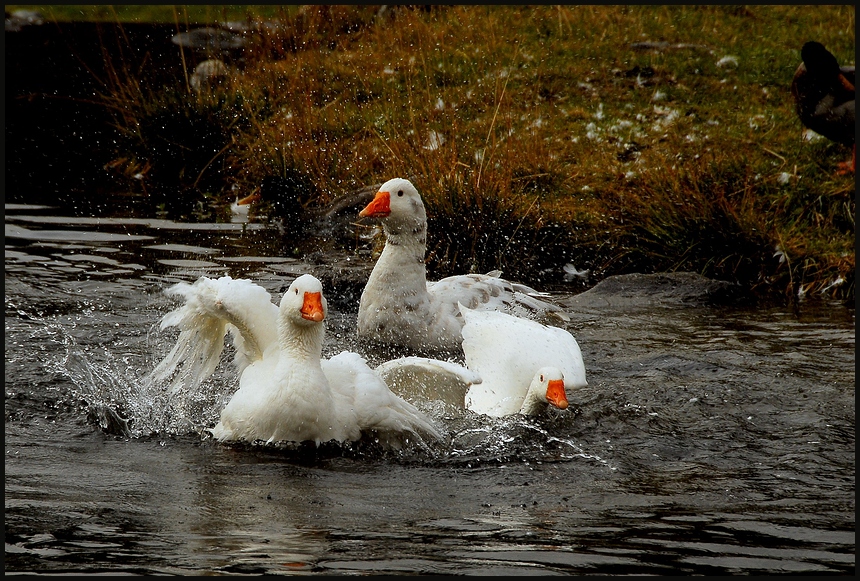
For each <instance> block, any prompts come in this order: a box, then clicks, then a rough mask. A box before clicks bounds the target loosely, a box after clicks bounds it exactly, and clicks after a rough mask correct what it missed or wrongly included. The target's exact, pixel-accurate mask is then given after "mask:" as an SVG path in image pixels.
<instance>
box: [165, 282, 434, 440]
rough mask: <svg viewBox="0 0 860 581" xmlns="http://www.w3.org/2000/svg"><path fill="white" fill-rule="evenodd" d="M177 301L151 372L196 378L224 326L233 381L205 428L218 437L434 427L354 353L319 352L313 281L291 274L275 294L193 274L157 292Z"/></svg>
mask: <svg viewBox="0 0 860 581" xmlns="http://www.w3.org/2000/svg"><path fill="white" fill-rule="evenodd" d="M167 292H168V294H175V295H181V296H183V297H184V298H185V303H184V304H183V305H182V306H181V307H179V308H178V309H176V310H174V311H172V312H171V313H168V314H167V315H166V316H165V317H164V319H163V320H162V323H161V327H162V328H165V327H169V326H176V327H179V329H180V335H179V338H178V339H177V342H176V344H175V346H174V347H173V349H172V350H171V352H170V353H169V354H168V355H167V356H166V357H165V358H164V359H163V360H162V361H161V363H159V365H158V366H157V367H156V368H155V369H154V370H153V372H152V374H151V378H152V379H153V380H156V381H162V380H167V379H170V380H172V382H173V385H174V389H177V388H179V387H181V386H183V385H186V386H188V385H189V384H199V383H200V382H202V381H203V380H204V379H206V378H207V377H208V376H209V375H211V374H212V372H213V371H214V370H215V367H216V366H217V364H218V361H219V359H220V356H221V353H222V350H223V348H224V337H225V335H226V333H227V332H228V331H229V332H230V333H231V334H232V336H233V342H234V345H235V347H236V364H237V366H238V368H239V372H240V374H241V375H240V379H239V389H238V391H236V392H235V394H233V396H232V398H231V399H230V401H229V402H228V403H227V405H226V406H225V408H224V409H223V411H222V412H221V419H220V421H219V422H218V424H217V425H216V426H215V427H214V428H213V429H212V430H211V432H212V434H213V436H214V437H215V438H217V439H218V440H219V441H234V440H244V441H248V442H253V441H255V440H263V441H265V442H279V441H293V442H302V441H313V442H316V444H317V445H319V444H320V443H321V442H327V441H330V440H335V441H337V442H344V441H355V440H358V439H360V438H361V436H362V434H363V433H365V432H368V431H373V432H375V433H376V434H378V435H380V436H381V437H382V438H384V439H389V437H393V438H394V439H396V438H397V437H399V436H402V435H407V436H408V435H414V436H417V437H418V438H420V437H421V435H429V436H431V437H433V438H436V439H439V438H440V437H441V435H440V433H439V431H438V430H437V429H436V427H435V426H434V425H433V424H432V422H431V421H430V420H429V419H428V418H427V417H426V416H424V415H423V414H422V413H421V412H420V411H419V410H418V409H417V408H415V407H414V406H413V405H412V404H410V403H408V402H407V401H405V400H403V399H402V398H400V397H398V396H397V395H395V394H393V393H392V392H391V391H390V390H389V389H388V386H387V385H386V384H385V383H384V381H383V380H382V379H381V378H380V377H379V375H377V374H376V373H375V372H374V370H372V369H371V368H370V367H369V366H368V365H367V363H366V362H365V360H364V359H363V358H362V357H361V356H360V355H358V354H356V353H352V352H348V351H344V352H342V353H340V354H339V355H336V356H335V357H332V358H330V359H328V360H323V359H321V353H322V344H323V335H324V329H325V328H324V324H323V322H324V320H325V318H326V316H327V304H326V299H325V298H324V297H323V296H322V285H321V284H320V281H319V280H317V279H316V278H314V277H313V276H311V275H307V274H306V275H302V276H300V277H298V278H297V279H296V280H295V281H293V283H292V284H291V285H290V287H289V288H288V289H287V291H286V292H285V293H284V296H283V298H282V299H281V302H280V307H278V306H276V305H275V304H273V303H272V300H271V296H270V295H269V293H268V292H267V291H266V290H265V289H264V288H262V287H260V286H258V285H256V284H254V283H253V282H251V281H249V280H245V279H236V280H234V279H232V278H230V277H229V276H224V277H221V278H219V279H210V278H207V277H201V278H200V279H198V280H197V281H196V282H195V283H194V284H188V283H178V284H176V285H174V286H172V287H171V288H169V289H168V290H167Z"/></svg>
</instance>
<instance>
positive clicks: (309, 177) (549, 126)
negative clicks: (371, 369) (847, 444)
mask: <svg viewBox="0 0 860 581" xmlns="http://www.w3.org/2000/svg"><path fill="white" fill-rule="evenodd" d="M10 8H11V7H8V6H7V10H9V9H10ZM55 8H58V7H55ZM102 8H104V7H102ZM168 8H169V7H168ZM198 8H201V7H198ZM203 8H208V9H209V10H210V12H208V13H206V14H207V15H208V16H206V15H204V16H199V15H191V13H190V12H188V11H185V9H184V8H183V9H180V10H178V11H177V12H176V13H175V14H174V13H173V12H172V11H171V13H170V15H168V16H169V18H170V19H174V20H176V21H177V22H192V21H193V22H199V21H200V19H201V18H203V19H204V20H205V19H207V18H210V19H211V20H210V21H212V20H215V21H223V20H228V19H234V18H236V15H235V14H228V13H227V12H226V11H222V12H220V13H219V12H218V11H217V8H220V7H211V6H210V7H203ZM251 8H253V7H244V9H245V15H246V16H247V15H248V10H249V9H251ZM271 9H272V8H271V7H268V8H266V10H267V12H265V13H259V12H258V13H255V14H258V15H259V16H261V17H262V18H266V19H277V20H278V21H279V22H280V26H277V27H262V26H260V27H257V28H256V32H255V33H253V35H251V37H252V38H253V40H252V41H250V45H249V48H247V49H246V51H245V56H244V60H243V61H242V62H236V63H229V64H231V65H233V66H235V72H234V74H233V76H232V77H231V78H230V80H229V81H228V82H227V83H226V84H224V85H222V86H221V87H219V88H218V89H216V90H214V91H211V92H206V91H204V92H202V93H195V92H194V91H192V90H191V89H190V87H189V85H188V84H187V83H188V79H187V78H186V79H178V80H177V83H176V85H175V86H166V87H145V86H141V85H140V83H138V82H137V81H136V76H135V71H118V74H117V75H116V77H115V79H114V81H113V83H112V84H111V86H110V87H107V88H106V90H105V94H104V95H103V97H104V99H105V103H106V104H107V105H108V106H109V107H110V110H111V111H113V112H114V114H115V115H116V120H117V124H118V125H119V126H120V128H121V129H122V130H123V135H124V136H125V139H123V140H120V141H119V142H118V143H119V145H118V147H117V150H116V151H113V152H111V155H112V158H113V161H114V164H115V166H116V167H118V168H119V169H123V168H124V171H125V173H126V174H128V175H131V174H134V173H136V174H141V173H143V174H144V176H145V179H143V180H136V181H135V180H130V182H129V186H130V187H132V186H133V187H141V188H148V189H147V191H148V192H157V190H158V189H159V188H162V189H167V190H169V191H171V192H175V191H177V190H179V191H183V192H185V193H184V195H186V196H204V197H209V198H216V199H224V200H226V199H232V196H234V195H235V192H236V191H239V192H247V191H251V190H252V189H253V188H254V187H256V186H257V185H259V183H260V182H261V180H262V178H263V177H264V176H267V175H276V176H285V175H288V176H294V175H298V176H300V178H301V180H300V181H302V182H304V183H307V184H311V186H312V187H310V188H306V190H304V191H303V192H302V195H301V196H300V198H301V199H300V202H301V203H302V204H303V205H305V206H308V207H311V206H316V205H320V204H325V203H327V202H329V201H330V200H332V199H333V198H334V197H336V196H337V195H339V194H341V193H342V192H344V191H347V190H350V189H352V188H357V187H360V186H363V185H366V184H370V183H375V182H381V181H384V180H386V179H388V178H390V177H394V176H404V177H411V178H412V179H413V181H414V182H415V184H416V185H417V186H418V188H419V190H420V191H421V192H422V194H423V195H424V197H425V200H426V204H427V210H428V215H429V218H430V239H429V241H428V244H429V247H430V251H431V253H430V257H429V260H428V267H429V269H430V274H431V276H433V277H438V276H443V275H446V274H451V273H458V272H464V271H469V270H474V271H478V272H482V271H488V270H491V269H494V268H500V269H501V270H503V271H504V273H505V275H506V276H508V277H510V278H522V279H526V278H528V279H531V280H538V281H540V280H543V281H545V282H547V283H550V282H554V281H557V280H559V279H560V278H561V276H562V274H563V271H562V267H563V266H564V265H565V264H567V263H572V264H574V265H575V266H576V268H577V269H580V270H581V269H588V270H589V271H590V280H591V282H595V281H597V280H600V279H601V278H603V277H605V276H607V275H611V274H620V273H627V272H657V271H672V270H685V271H694V272H699V273H701V274H704V275H706V276H710V277H714V278H719V279H724V280H732V281H738V282H740V283H742V284H744V285H745V286H747V287H749V288H750V289H752V290H753V291H754V292H756V293H757V294H760V295H762V296H772V297H773V296H775V297H779V298H781V299H783V300H786V301H793V300H797V299H798V298H803V297H808V296H813V295H818V296H821V295H823V296H828V297H837V298H841V299H845V300H848V301H852V302H853V300H854V289H855V277H854V273H855V250H854V248H855V240H854V215H855V196H854V192H855V182H854V177H853V176H851V175H849V176H843V175H837V173H836V165H837V163H838V162H840V161H844V160H845V159H847V158H849V157H850V155H851V151H850V150H848V149H847V148H845V147H844V146H840V145H837V144H834V143H831V142H829V141H827V140H825V139H812V140H809V139H805V138H804V132H803V131H802V127H801V125H800V122H799V121H798V119H797V116H796V114H795V112H794V104H793V101H792V98H791V95H790V93H789V84H790V82H791V78H792V75H793V73H794V70H795V68H796V67H797V65H798V63H799V62H800V47H801V46H802V45H803V43H804V42H805V41H807V40H811V39H814V40H818V41H819V42H821V43H823V44H824V45H825V46H826V47H827V48H828V49H829V50H830V51H831V52H833V53H834V54H835V55H836V57H837V59H838V60H839V61H840V63H842V64H852V63H853V60H854V54H855V39H854V7H853V6H836V5H829V6H749V7H737V6H735V7H718V6H537V7H522V6H519V7H498V6H496V7H487V6H452V7H435V8H432V9H408V8H390V9H388V10H386V11H385V12H384V13H383V14H379V7H378V6H327V7H306V8H305V9H302V10H290V11H288V12H287V11H279V12H277V13H274V14H273V13H272V12H271V11H270V10H271ZM189 10H190V7H189ZM225 10H226V9H225ZM118 11H119V7H117V11H116V13H115V14H114V15H113V18H115V19H118V20H122V17H120V16H119V12H118ZM43 14H46V15H48V14H49V12H48V11H47V7H45V10H44V11H43ZM53 17H54V18H58V19H60V18H62V17H61V16H58V15H57V14H54V15H53ZM126 17H127V16H126ZM149 18H152V19H156V17H154V16H150V17H149ZM162 21H164V20H162ZM167 21H168V22H169V21H170V20H167ZM249 22H250V23H252V24H253V23H254V22H255V21H254V20H251V21H249ZM187 58H188V59H189V68H191V64H192V55H190V54H189V55H187ZM168 144H169V146H168ZM154 195H155V194H154Z"/></svg>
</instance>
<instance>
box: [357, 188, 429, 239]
mask: <svg viewBox="0 0 860 581" xmlns="http://www.w3.org/2000/svg"><path fill="white" fill-rule="evenodd" d="M358 215H359V216H361V217H362V218H365V217H370V218H380V219H381V220H382V225H383V228H385V230H386V231H387V232H388V231H402V230H403V229H405V228H412V229H421V228H424V227H426V224H427V214H426V212H425V211H424V202H423V201H421V194H419V193H418V190H417V189H416V188H415V186H414V185H412V182H410V181H409V180H407V179H403V178H394V179H391V180H388V181H387V182H385V183H384V184H382V186H380V188H379V191H378V192H377V193H376V196H374V198H373V200H372V201H371V202H370V203H369V204H368V205H367V206H365V208H364V209H363V210H362V211H361V212H359V214H358Z"/></svg>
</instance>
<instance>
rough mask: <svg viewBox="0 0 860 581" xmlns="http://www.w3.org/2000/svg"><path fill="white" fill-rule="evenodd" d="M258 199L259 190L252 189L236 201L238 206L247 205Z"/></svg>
mask: <svg viewBox="0 0 860 581" xmlns="http://www.w3.org/2000/svg"><path fill="white" fill-rule="evenodd" d="M259 199H260V190H254V191H253V192H251V193H250V194H248V195H247V196H245V197H244V198H242V199H241V200H237V201H236V203H237V204H238V205H240V206H247V205H248V204H250V203H252V202H256V201H257V200H259Z"/></svg>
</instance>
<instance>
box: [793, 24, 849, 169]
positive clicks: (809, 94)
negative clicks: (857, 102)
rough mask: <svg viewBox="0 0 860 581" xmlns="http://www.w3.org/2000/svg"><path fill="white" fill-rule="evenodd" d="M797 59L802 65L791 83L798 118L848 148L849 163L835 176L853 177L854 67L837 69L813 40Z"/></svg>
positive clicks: (806, 125) (834, 61) (805, 46)
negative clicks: (849, 153)
mask: <svg viewBox="0 0 860 581" xmlns="http://www.w3.org/2000/svg"><path fill="white" fill-rule="evenodd" d="M800 56H801V58H802V59H803V62H802V63H800V65H799V66H798V67H797V71H796V72H795V73H794V79H793V80H792V82H791V94H792V96H793V97H794V103H795V107H796V109H797V116H798V117H799V118H800V122H801V123H803V125H804V126H805V127H808V128H809V129H811V130H812V131H815V132H816V133H818V134H819V135H823V136H824V137H826V138H827V139H830V140H831V141H835V142H837V143H842V144H844V145H848V146H851V148H852V150H853V151H852V156H851V161H850V162H841V163H840V164H839V171H838V173H840V174H844V173H854V167H855V165H856V159H857V146H856V144H855V133H856V127H855V122H854V66H853V65H852V66H842V67H840V66H839V63H838V62H837V60H836V57H835V56H833V55H832V54H831V53H830V52H829V51H828V50H827V49H826V48H824V45H822V44H821V43H820V42H815V41H814V40H811V41H809V42H807V43H806V44H804V45H803V48H802V49H801V51H800Z"/></svg>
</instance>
